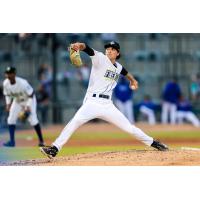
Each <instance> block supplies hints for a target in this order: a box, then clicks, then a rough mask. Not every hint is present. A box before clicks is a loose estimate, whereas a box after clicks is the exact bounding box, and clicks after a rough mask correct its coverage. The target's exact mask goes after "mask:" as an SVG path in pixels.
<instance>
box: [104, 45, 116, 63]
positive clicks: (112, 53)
mask: <svg viewBox="0 0 200 200" xmlns="http://www.w3.org/2000/svg"><path fill="white" fill-rule="evenodd" d="M105 54H106V56H107V57H108V58H109V59H110V60H111V61H113V60H114V61H115V60H116V58H117V56H118V55H119V52H118V51H117V50H116V49H114V48H113V47H108V48H106V53H105Z"/></svg>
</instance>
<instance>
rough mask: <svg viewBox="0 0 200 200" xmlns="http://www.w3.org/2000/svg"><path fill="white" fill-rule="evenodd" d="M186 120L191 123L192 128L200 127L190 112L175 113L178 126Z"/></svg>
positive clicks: (197, 120) (199, 123) (199, 122)
mask: <svg viewBox="0 0 200 200" xmlns="http://www.w3.org/2000/svg"><path fill="white" fill-rule="evenodd" d="M184 119H186V120H188V121H189V122H191V123H192V124H193V125H194V126H196V127H200V121H199V119H198V118H197V116H196V115H195V114H194V113H193V112H191V111H187V112H185V111H177V120H178V123H179V124H182V123H183V120H184Z"/></svg>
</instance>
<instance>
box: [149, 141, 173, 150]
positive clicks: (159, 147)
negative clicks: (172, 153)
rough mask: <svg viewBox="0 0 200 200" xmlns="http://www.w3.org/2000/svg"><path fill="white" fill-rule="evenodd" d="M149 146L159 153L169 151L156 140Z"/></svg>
mask: <svg viewBox="0 0 200 200" xmlns="http://www.w3.org/2000/svg"><path fill="white" fill-rule="evenodd" d="M151 146H152V147H154V148H155V149H157V150H159V151H168V150H169V148H168V147H167V145H165V144H163V143H161V142H159V141H158V140H154V141H153V143H152V144H151Z"/></svg>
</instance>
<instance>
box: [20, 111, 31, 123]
mask: <svg viewBox="0 0 200 200" xmlns="http://www.w3.org/2000/svg"><path fill="white" fill-rule="evenodd" d="M29 115H30V111H21V112H20V113H19V115H18V119H19V120H20V121H21V122H23V123H24V122H25V121H26V120H27V119H28V117H29Z"/></svg>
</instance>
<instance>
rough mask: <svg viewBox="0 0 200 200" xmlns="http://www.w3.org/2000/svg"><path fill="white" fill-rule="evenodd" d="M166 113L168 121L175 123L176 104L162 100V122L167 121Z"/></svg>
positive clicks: (165, 122)
mask: <svg viewBox="0 0 200 200" xmlns="http://www.w3.org/2000/svg"><path fill="white" fill-rule="evenodd" d="M168 115H169V117H170V123H171V124H175V123H176V104H173V103H169V102H163V104H162V115H161V120H162V123H163V124H167V123H168Z"/></svg>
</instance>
